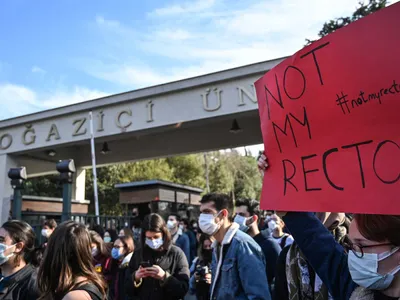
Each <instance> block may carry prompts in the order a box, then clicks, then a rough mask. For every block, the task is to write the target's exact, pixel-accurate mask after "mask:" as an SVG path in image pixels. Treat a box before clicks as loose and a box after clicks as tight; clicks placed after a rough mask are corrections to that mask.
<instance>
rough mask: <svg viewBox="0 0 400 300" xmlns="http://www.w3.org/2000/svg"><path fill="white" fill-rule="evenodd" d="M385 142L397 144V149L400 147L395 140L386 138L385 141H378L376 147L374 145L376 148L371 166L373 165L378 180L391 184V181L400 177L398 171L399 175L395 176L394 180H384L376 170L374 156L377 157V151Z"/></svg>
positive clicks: (395, 180) (393, 181) (394, 181)
mask: <svg viewBox="0 0 400 300" xmlns="http://www.w3.org/2000/svg"><path fill="white" fill-rule="evenodd" d="M387 143H391V144H393V145H395V146H397V148H398V149H400V146H399V145H398V144H396V143H395V142H393V141H390V140H386V141H383V142H380V143H379V144H378V147H376V150H375V154H374V160H373V167H374V172H375V175H376V177H378V179H379V180H380V181H382V182H383V183H386V184H393V183H396V182H397V181H399V179H400V173H399V175H398V176H397V178H396V179H394V180H384V179H382V177H381V176H380V175H379V174H378V172H377V170H376V157H377V155H378V152H379V150H381V148H382V147H383V145H385V144H387Z"/></svg>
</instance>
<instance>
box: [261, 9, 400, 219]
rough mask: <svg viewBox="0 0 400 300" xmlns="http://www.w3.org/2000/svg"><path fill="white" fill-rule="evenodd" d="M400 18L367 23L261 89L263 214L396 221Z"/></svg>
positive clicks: (328, 41) (282, 68)
mask: <svg viewBox="0 0 400 300" xmlns="http://www.w3.org/2000/svg"><path fill="white" fill-rule="evenodd" d="M399 16H400V3H397V4H394V5H391V6H389V7H388V8H385V9H383V10H381V11H378V12H376V13H374V14H372V15H369V16H367V17H364V18H362V19H361V20H359V21H356V22H354V23H352V24H350V25H348V26H346V27H344V28H342V29H340V30H338V31H337V32H335V33H332V34H330V35H328V36H326V37H324V38H322V39H320V40H318V41H316V42H314V43H313V44H311V45H310V46H307V47H305V48H303V49H302V50H300V51H299V52H297V53H296V54H294V55H293V56H292V57H290V58H288V59H286V60H285V61H283V62H282V63H281V64H279V65H278V66H276V67H275V68H273V69H272V70H270V71H269V72H268V73H267V74H266V75H265V76H263V77H262V78H261V79H259V80H258V81H257V82H256V84H255V86H256V91H257V98H258V104H259V112H260V120H261V129H262V134H263V140H264V145H265V151H266V154H267V157H268V162H269V165H270V167H269V169H268V171H267V172H266V173H265V176H264V184H263V191H262V197H261V207H262V208H263V209H274V210H280V211H312V212H353V213H371V214H400V55H399V51H400V50H399V49H400V38H399V36H398V35H399V28H400V17H399Z"/></svg>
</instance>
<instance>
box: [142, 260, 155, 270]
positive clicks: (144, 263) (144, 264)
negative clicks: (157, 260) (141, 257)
mask: <svg viewBox="0 0 400 300" xmlns="http://www.w3.org/2000/svg"><path fill="white" fill-rule="evenodd" d="M140 266H141V267H142V268H144V269H146V268H150V267H152V266H153V265H152V264H151V263H150V262H149V261H142V262H141V263H140Z"/></svg>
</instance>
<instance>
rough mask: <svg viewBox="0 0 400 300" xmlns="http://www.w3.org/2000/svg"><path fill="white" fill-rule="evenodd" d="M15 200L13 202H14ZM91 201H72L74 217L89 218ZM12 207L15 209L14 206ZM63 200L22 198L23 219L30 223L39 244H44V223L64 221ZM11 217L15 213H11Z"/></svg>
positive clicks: (40, 197)
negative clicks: (42, 233)
mask: <svg viewBox="0 0 400 300" xmlns="http://www.w3.org/2000/svg"><path fill="white" fill-rule="evenodd" d="M13 201H14V200H11V202H13ZM89 204H90V201H89V200H79V201H78V200H74V199H72V200H71V213H72V214H73V216H74V217H77V216H82V217H84V216H87V215H88V212H89ZM11 207H14V206H13V205H12V206H11ZM62 210H63V199H62V198H53V197H42V196H30V195H23V196H22V205H21V219H22V220H24V221H25V222H27V223H29V224H30V225H31V226H32V228H33V229H34V231H35V233H36V238H37V240H38V243H41V242H42V237H41V234H40V232H41V229H42V225H43V221H44V220H46V219H54V220H56V222H57V223H58V224H60V223H61V221H62ZM10 213H11V215H12V214H13V212H12V211H11V212H10Z"/></svg>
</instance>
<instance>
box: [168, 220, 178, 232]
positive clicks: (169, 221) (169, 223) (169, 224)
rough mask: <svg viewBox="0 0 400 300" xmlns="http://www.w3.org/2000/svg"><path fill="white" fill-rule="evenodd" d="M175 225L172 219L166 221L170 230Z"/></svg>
mask: <svg viewBox="0 0 400 300" xmlns="http://www.w3.org/2000/svg"><path fill="white" fill-rule="evenodd" d="M175 227H176V225H175V222H174V221H171V220H168V222H167V228H168V229H169V230H171V229H174V228H175Z"/></svg>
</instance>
